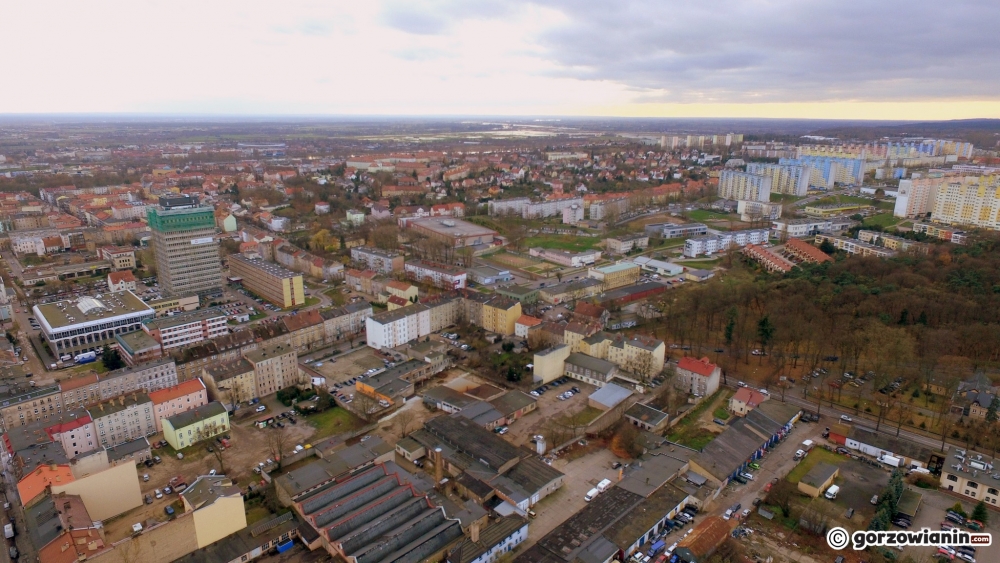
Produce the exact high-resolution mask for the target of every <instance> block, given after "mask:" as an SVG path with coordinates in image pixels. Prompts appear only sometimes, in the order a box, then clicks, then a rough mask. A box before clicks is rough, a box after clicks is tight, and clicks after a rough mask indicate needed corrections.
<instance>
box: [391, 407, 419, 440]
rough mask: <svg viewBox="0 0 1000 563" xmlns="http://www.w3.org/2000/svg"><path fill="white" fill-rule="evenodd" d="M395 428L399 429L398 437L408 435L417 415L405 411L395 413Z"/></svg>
mask: <svg viewBox="0 0 1000 563" xmlns="http://www.w3.org/2000/svg"><path fill="white" fill-rule="evenodd" d="M394 418H395V419H396V426H397V427H398V428H399V437H400V438H402V437H403V436H406V435H407V434H409V429H410V425H411V424H413V421H414V420H416V418H417V415H416V413H414V412H413V411H412V410H409V409H405V410H401V411H399V412H397V413H396V416H395V417H394Z"/></svg>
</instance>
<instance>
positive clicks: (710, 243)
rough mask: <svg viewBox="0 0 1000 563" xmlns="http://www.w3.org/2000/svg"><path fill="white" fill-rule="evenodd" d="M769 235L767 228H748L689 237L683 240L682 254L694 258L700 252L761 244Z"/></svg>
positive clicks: (708, 252)
mask: <svg viewBox="0 0 1000 563" xmlns="http://www.w3.org/2000/svg"><path fill="white" fill-rule="evenodd" d="M769 235H770V231H769V230H768V229H748V230H745V231H733V232H729V233H721V234H718V235H705V236H701V237H694V238H689V239H687V240H685V241H684V256H687V257H688V258H694V257H696V256H701V255H702V254H715V253H716V252H724V251H726V250H728V249H729V248H732V247H737V248H742V247H744V246H746V245H748V244H763V243H765V242H767V240H768V237H769Z"/></svg>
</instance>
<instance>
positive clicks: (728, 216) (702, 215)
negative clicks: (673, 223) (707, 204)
mask: <svg viewBox="0 0 1000 563" xmlns="http://www.w3.org/2000/svg"><path fill="white" fill-rule="evenodd" d="M687 216H688V217H689V218H691V219H693V220H695V221H739V220H740V216H739V215H736V214H735V213H719V212H717V211H711V210H709V209H695V210H694V211H688V213H687Z"/></svg>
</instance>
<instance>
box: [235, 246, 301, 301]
mask: <svg viewBox="0 0 1000 563" xmlns="http://www.w3.org/2000/svg"><path fill="white" fill-rule="evenodd" d="M229 274H230V276H232V277H239V278H242V279H243V287H245V288H247V289H249V290H250V291H252V292H254V293H255V294H257V295H258V296H260V297H262V298H264V299H266V300H267V301H269V302H271V303H272V304H274V305H277V306H278V307H281V308H283V309H285V308H288V307H296V306H298V305H304V304H305V302H306V297H305V293H304V291H303V286H302V274H299V273H296V272H293V271H291V270H286V269H285V268H282V267H281V266H279V265H277V264H271V263H270V262H264V261H263V260H260V259H258V258H249V257H247V256H246V255H243V254H234V255H232V256H230V257H229Z"/></svg>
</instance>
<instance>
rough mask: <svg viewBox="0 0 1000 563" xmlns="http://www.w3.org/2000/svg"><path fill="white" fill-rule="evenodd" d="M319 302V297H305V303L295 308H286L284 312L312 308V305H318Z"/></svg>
mask: <svg viewBox="0 0 1000 563" xmlns="http://www.w3.org/2000/svg"><path fill="white" fill-rule="evenodd" d="M319 301H320V299H319V297H311V296H310V297H306V302H305V303H303V304H302V305H298V306H295V307H289V308H287V309H285V310H286V311H291V310H293V309H304V308H306V307H312V306H313V305H317V304H319Z"/></svg>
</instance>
